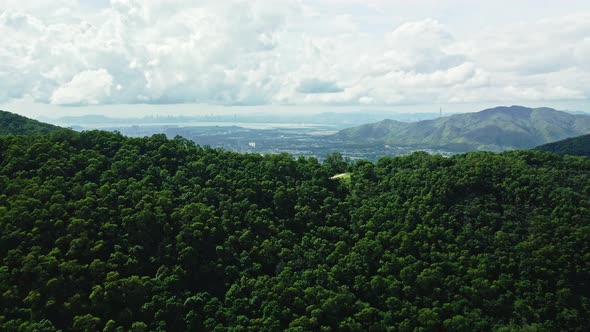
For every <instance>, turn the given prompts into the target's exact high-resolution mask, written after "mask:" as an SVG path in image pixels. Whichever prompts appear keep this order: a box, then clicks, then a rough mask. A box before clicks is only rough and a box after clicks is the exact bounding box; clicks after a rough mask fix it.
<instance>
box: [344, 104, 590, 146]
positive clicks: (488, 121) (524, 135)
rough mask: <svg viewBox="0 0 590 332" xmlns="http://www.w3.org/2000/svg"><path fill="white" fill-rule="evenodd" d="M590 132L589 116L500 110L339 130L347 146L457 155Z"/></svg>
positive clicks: (547, 110)
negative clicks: (398, 147) (392, 146)
mask: <svg viewBox="0 0 590 332" xmlns="http://www.w3.org/2000/svg"><path fill="white" fill-rule="evenodd" d="M588 132H590V116H587V115H575V114H570V113H567V112H563V111H558V110H555V109H552V108H548V107H540V108H528V107H523V106H516V105H514V106H500V107H495V108H490V109H485V110H482V111H479V112H474V113H465V114H454V115H451V116H446V117H441V118H438V119H432V120H424V121H418V122H413V123H403V122H399V121H391V120H384V121H380V122H377V123H372V124H365V125H362V126H358V127H352V128H348V129H344V130H341V131H340V132H338V133H336V134H335V135H333V137H334V138H337V139H341V140H344V141H349V140H355V141H362V140H364V141H368V142H371V141H374V142H378V143H384V144H397V145H406V146H417V147H424V148H446V149H449V150H453V151H457V152H467V151H478V150H489V151H495V152H499V151H504V150H518V149H531V148H534V147H536V146H539V145H542V144H545V143H549V142H553V141H558V140H561V139H564V138H567V137H572V136H579V135H582V134H585V133H588Z"/></svg>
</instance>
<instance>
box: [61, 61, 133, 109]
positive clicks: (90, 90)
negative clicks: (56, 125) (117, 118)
mask: <svg viewBox="0 0 590 332" xmlns="http://www.w3.org/2000/svg"><path fill="white" fill-rule="evenodd" d="M112 86H113V77H112V76H111V74H109V72H108V71H106V70H104V69H98V70H86V71H83V72H80V73H78V74H76V76H74V78H72V80H71V81H69V82H67V83H65V84H63V85H61V86H60V87H58V88H57V89H56V90H55V91H54V92H53V94H52V95H51V98H50V100H51V103H52V104H57V105H96V104H100V103H104V102H105V101H107V98H109V97H110V96H111V88H112ZM117 87H118V88H119V89H121V88H122V87H121V86H120V85H118V86H117Z"/></svg>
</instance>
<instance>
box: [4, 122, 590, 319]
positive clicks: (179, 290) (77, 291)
mask: <svg viewBox="0 0 590 332" xmlns="http://www.w3.org/2000/svg"><path fill="white" fill-rule="evenodd" d="M347 172H350V173H351V176H350V184H345V183H343V182H344V181H333V180H330V177H331V176H333V175H334V174H340V173H347ZM588 280H590V160H588V159H587V158H582V157H571V156H566V157H559V156H557V155H555V154H550V153H545V152H540V151H515V152H507V153H503V154H493V153H483V152H479V153H469V154H465V155H458V156H454V157H452V158H443V157H440V156H430V155H428V154H426V153H415V154H412V155H410V156H406V157H399V158H384V159H381V160H380V161H379V162H377V163H375V164H373V163H369V162H365V161H359V162H356V163H355V164H352V165H349V164H347V163H346V162H345V161H344V160H343V159H342V158H341V157H340V156H338V155H334V156H331V157H330V158H328V159H327V161H326V162H325V163H318V161H317V160H315V159H313V158H309V159H305V158H299V159H293V158H292V157H291V156H289V155H286V154H280V155H271V156H260V155H256V154H237V153H230V152H224V151H221V150H214V149H210V148H207V147H204V148H201V147H199V146H196V145H194V144H192V143H191V142H190V141H187V140H185V139H182V138H175V139H173V140H168V139H166V138H165V137H164V136H163V135H154V136H152V137H151V138H125V137H123V136H121V135H119V134H115V133H107V132H99V131H94V132H83V133H76V132H73V131H67V130H63V131H55V132H53V133H50V134H48V135H44V136H4V137H0V330H2V331H55V330H62V331H183V330H187V331H226V330H232V331H281V330H287V331H310V330H315V331H336V330H339V331H363V330H365V331H445V330H446V331H492V330H495V331H517V330H528V331H563V330H572V331H575V330H578V331H585V330H587V328H588V326H590V284H589V283H588Z"/></svg>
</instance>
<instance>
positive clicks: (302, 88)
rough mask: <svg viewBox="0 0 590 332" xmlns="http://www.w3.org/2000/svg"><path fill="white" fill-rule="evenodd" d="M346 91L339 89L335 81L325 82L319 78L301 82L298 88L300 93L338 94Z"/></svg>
mask: <svg viewBox="0 0 590 332" xmlns="http://www.w3.org/2000/svg"><path fill="white" fill-rule="evenodd" d="M342 91H344V89H342V88H340V87H338V84H336V82H333V81H324V80H320V79H317V78H309V79H305V80H303V81H301V83H300V84H299V86H298V87H297V92H299V93H338V92H342Z"/></svg>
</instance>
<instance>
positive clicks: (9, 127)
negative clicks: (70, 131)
mask: <svg viewBox="0 0 590 332" xmlns="http://www.w3.org/2000/svg"><path fill="white" fill-rule="evenodd" d="M57 129H61V128H60V127H57V126H54V125H51V124H48V123H43V122H39V121H37V120H33V119H29V118H27V117H24V116H21V115H18V114H14V113H10V112H6V111H1V110H0V135H8V134H15V135H27V134H46V133H49V132H51V131H54V130H57Z"/></svg>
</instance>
